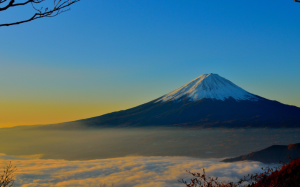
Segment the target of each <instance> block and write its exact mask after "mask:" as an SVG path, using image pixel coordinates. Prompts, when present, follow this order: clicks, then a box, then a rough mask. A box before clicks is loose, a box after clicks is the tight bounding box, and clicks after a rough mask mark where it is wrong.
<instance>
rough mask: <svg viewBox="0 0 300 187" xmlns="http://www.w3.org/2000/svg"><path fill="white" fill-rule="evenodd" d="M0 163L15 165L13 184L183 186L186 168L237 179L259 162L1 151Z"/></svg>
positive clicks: (256, 168)
mask: <svg viewBox="0 0 300 187" xmlns="http://www.w3.org/2000/svg"><path fill="white" fill-rule="evenodd" d="M0 160H1V162H0V163H1V164H0V166H1V167H4V166H6V165H7V164H8V163H9V161H11V162H12V164H13V165H14V166H16V168H17V171H16V172H15V174H16V182H15V185H14V186H16V187H41V186H42V187H44V186H45V187H50V186H51V187H52V186H60V187H79V186H80V187H89V186H90V187H96V186H98V187H99V186H100V184H103V183H106V184H108V185H110V184H112V183H114V186H115V187H154V186H155V187H168V186H170V187H180V186H181V187H184V186H185V185H183V184H182V183H179V182H178V180H180V179H186V180H187V179H191V178H192V176H191V175H190V174H188V173H186V170H190V171H192V172H200V171H201V172H202V169H203V168H205V171H206V173H207V175H208V176H215V177H217V176H218V177H220V180H221V181H223V180H224V181H237V180H238V179H240V178H242V177H243V176H244V175H247V174H251V173H254V172H260V171H261V167H265V166H266V165H264V164H262V163H259V162H237V163H223V162H220V159H199V158H191V157H136V156H135V157H121V158H110V159H97V160H88V161H66V160H53V159H39V158H38V155H37V156H36V157H35V156H32V157H29V158H28V157H27V158H25V157H16V156H7V155H4V154H1V155H0Z"/></svg>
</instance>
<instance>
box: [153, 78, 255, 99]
mask: <svg viewBox="0 0 300 187" xmlns="http://www.w3.org/2000/svg"><path fill="white" fill-rule="evenodd" d="M183 96H186V97H189V98H190V100H192V101H198V100H200V99H204V98H210V99H216V100H222V101H224V100H225V99H229V98H230V97H231V98H233V99H235V100H237V101H239V100H251V101H257V100H259V97H257V96H256V95H253V94H251V93H249V92H247V91H246V90H244V89H242V88H240V87H238V86H237V85H235V84H233V83H232V82H231V81H229V80H227V79H225V78H223V77H221V76H219V75H218V74H213V73H210V74H203V75H201V76H199V77H197V78H196V79H194V80H192V81H191V82H189V83H187V84H185V85H184V86H182V87H180V88H178V89H177V90H174V91H172V92H170V93H168V94H166V95H164V96H163V97H162V98H160V99H159V100H158V101H156V102H160V101H162V102H166V101H172V100H178V99H180V98H181V97H183Z"/></svg>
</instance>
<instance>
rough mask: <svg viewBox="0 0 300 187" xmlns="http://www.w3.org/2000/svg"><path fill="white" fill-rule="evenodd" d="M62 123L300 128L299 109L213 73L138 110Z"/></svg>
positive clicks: (126, 125) (121, 125) (84, 124)
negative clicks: (253, 91)
mask: <svg viewBox="0 0 300 187" xmlns="http://www.w3.org/2000/svg"><path fill="white" fill-rule="evenodd" d="M63 124H64V125H67V126H69V125H82V126H85V127H146V126H185V127H186V126H188V127H205V128H215V127H228V128H239V127H300V108H298V107H295V106H290V105H285V104H282V103H280V102H277V101H272V100H268V99H265V98H263V97H260V96H257V95H254V94H252V93H249V92H247V91H245V90H244V89H242V88H240V87H238V86H237V85H235V84H233V83H232V82H231V81H229V80H227V79H225V78H223V77H221V76H219V75H217V74H213V73H210V74H203V75H201V76H199V77H197V78H196V79H194V80H192V81H191V82H189V83H187V84H185V85H184V86H182V87H180V88H178V89H176V90H174V91H172V92H170V93H168V94H166V95H164V96H162V97H160V98H158V99H155V100H153V101H150V102H148V103H145V104H142V105H139V106H137V107H134V108H131V109H127V110H122V111H118V112H113V113H109V114H105V115H102V116H98V117H93V118H89V119H83V120H79V121H74V122H68V123H63ZM61 125H62V124H61Z"/></svg>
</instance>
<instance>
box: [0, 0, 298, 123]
mask: <svg viewBox="0 0 300 187" xmlns="http://www.w3.org/2000/svg"><path fill="white" fill-rule="evenodd" d="M30 10H31V9H30V7H28V8H26V9H23V8H16V9H14V10H12V11H7V12H5V13H1V15H0V22H1V23H3V22H8V21H11V20H17V19H19V18H22V17H24V16H29V11H30ZM299 11H300V3H295V2H294V1H293V0H289V1H280V0H272V1H271V0H265V1H258V0H257V1H251V2H249V1H237V0H233V1H221V0H216V1H200V0H198V1H196V0H190V1H179V0H164V1H158V0H144V1H138V0H122V1H117V0H116V1H102V0H89V1H88V0H81V1H80V2H79V3H76V4H75V5H74V6H72V7H71V11H69V12H66V13H64V14H61V15H59V16H57V17H55V18H45V19H40V20H36V21H33V22H29V23H25V24H22V25H18V26H11V27H1V28H0V36H1V43H0V85H1V91H0V95H1V97H0V111H1V112H2V113H3V112H4V113H5V114H4V113H3V116H1V118H2V119H4V118H5V120H2V122H1V124H0V126H1V125H2V126H5V124H10V125H13V124H31V123H34V124H38V123H50V122H51V123H54V122H62V121H68V120H75V119H80V118H85V117H91V116H95V115H100V114H104V113H107V112H111V111H116V110H120V109H126V108H129V107H133V106H136V105H138V104H142V103H145V102H147V101H150V100H152V99H155V98H157V97H160V96H161V95H163V94H166V93H168V92H170V91H172V90H174V89H176V88H178V87H180V86H182V85H183V84H185V83H187V82H189V81H191V80H192V79H194V78H196V77H198V76H199V75H201V74H204V73H217V74H219V75H220V76H223V77H225V78H227V79H229V80H231V81H232V82H234V83H235V84H237V85H238V86H240V87H242V88H244V89H246V90H247V91H249V92H252V93H254V94H257V95H260V96H262V97H266V98H268V99H272V100H278V101H280V102H283V103H286V104H292V105H296V106H300V97H299V95H300V86H299V80H300V73H299V72H300V63H299V59H300V53H299V52H298V50H299V48H300V35H299V30H300V21H299V19H298V15H299ZM1 106H2V107H1ZM7 107H8V108H9V109H7ZM25 114H26V115H25ZM4 115H5V116H4ZM7 116H10V117H7Z"/></svg>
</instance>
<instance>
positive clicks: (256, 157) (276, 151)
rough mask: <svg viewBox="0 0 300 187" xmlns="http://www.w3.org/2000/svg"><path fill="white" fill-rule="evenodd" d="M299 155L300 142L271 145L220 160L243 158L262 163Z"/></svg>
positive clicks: (238, 159)
mask: <svg viewBox="0 0 300 187" xmlns="http://www.w3.org/2000/svg"><path fill="white" fill-rule="evenodd" d="M299 156H300V143H297V144H290V145H272V146H271V147H268V148H266V149H263V150H260V151H256V152H253V153H250V154H247V155H243V156H239V157H236V158H229V159H225V160H222V162H237V161H244V160H252V161H259V162H262V163H279V162H280V161H282V162H285V163H288V162H289V161H290V159H289V158H288V157H291V158H292V159H296V158H298V157H299Z"/></svg>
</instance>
